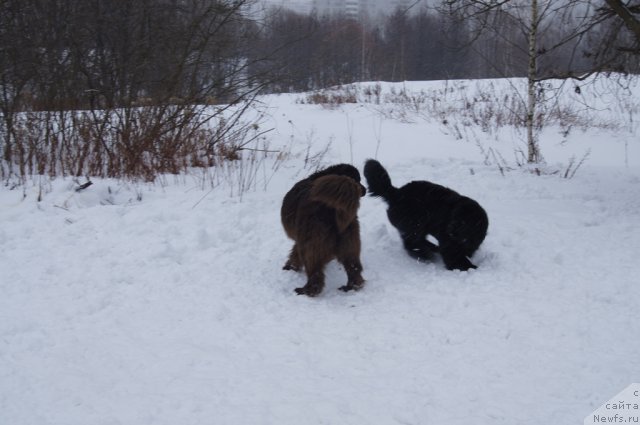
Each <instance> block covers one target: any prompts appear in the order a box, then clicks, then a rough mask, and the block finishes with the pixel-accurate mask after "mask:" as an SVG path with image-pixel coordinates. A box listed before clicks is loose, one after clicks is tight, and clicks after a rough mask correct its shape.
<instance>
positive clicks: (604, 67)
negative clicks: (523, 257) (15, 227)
mask: <svg viewBox="0 0 640 425" xmlns="http://www.w3.org/2000/svg"><path fill="white" fill-rule="evenodd" d="M250 6H251V1H250V0H83V1H80V0H1V1H0V157H1V161H0V177H2V178H3V179H4V178H7V177H10V176H16V175H17V176H21V177H22V176H25V175H29V174H47V173H48V174H50V175H60V174H62V175H100V176H114V177H115V176H143V177H144V178H148V179H153V178H154V176H155V175H156V173H159V172H178V171H179V170H182V169H185V168H188V167H191V166H210V165H212V164H214V163H215V162H216V161H218V160H219V156H221V155H222V156H223V157H224V156H226V157H230V158H233V157H236V156H237V155H236V154H235V152H237V151H238V149H241V146H242V145H243V143H244V142H243V140H241V139H242V138H244V137H248V136H247V135H248V134H249V133H250V131H249V130H247V129H248V128H251V126H250V124H247V123H244V122H243V120H242V119H241V118H242V114H243V112H244V111H245V110H246V106H247V105H248V104H250V102H251V101H252V100H253V99H254V97H255V96H256V95H257V94H259V93H265V92H288V91H303V90H311V89H319V88H323V87H328V86H334V85H338V84H345V83H351V82H355V81H377V80H383V81H403V80H432V79H457V78H487V77H516V76H517V77H520V76H522V77H527V78H528V79H529V91H530V98H531V101H530V104H529V109H528V111H529V112H528V115H529V116H530V117H532V116H533V115H534V111H535V104H534V103H533V101H535V90H534V88H535V84H536V82H538V81H540V80H543V79H545V78H584V76H585V75H588V74H589V73H593V72H602V71H607V72H611V71H615V72H638V70H639V69H640V66H639V64H638V58H639V57H640V55H638V53H639V52H640V47H639V43H638V41H639V40H640V21H639V20H638V16H640V1H638V0H633V1H622V0H566V1H562V2H560V1H555V0H553V1H550V0H537V1H533V2H532V1H526V2H525V1H520V0H501V1H495V2H493V1H492V2H487V1H480V0H443V1H441V2H440V3H439V7H438V8H437V9H421V10H402V9H398V10H396V11H395V12H394V13H392V14H390V15H389V16H386V17H384V18H382V19H376V20H372V19H367V18H366V17H363V18H362V19H346V18H344V17H339V16H318V15H314V14H312V15H300V14H296V13H294V12H291V11H286V10H279V11H277V12H276V11H272V12H270V13H267V14H266V15H265V16H259V17H258V16H253V15H252V12H251V10H252V9H251V7H250ZM231 111H233V112H231ZM531 158H532V161H533V162H535V160H536V159H535V155H533V156H532V157H531Z"/></svg>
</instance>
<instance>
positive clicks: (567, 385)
mask: <svg viewBox="0 0 640 425" xmlns="http://www.w3.org/2000/svg"><path fill="white" fill-rule="evenodd" d="M295 99H297V97H296V96H274V97H268V98H265V106H268V107H269V111H270V116H271V118H270V119H269V121H268V122H266V123H265V124H264V125H269V126H273V127H274V128H275V130H274V132H272V133H271V135H270V137H271V138H272V140H271V143H272V144H273V145H275V146H282V145H286V146H288V147H289V148H290V149H291V155H290V156H289V158H288V159H286V160H285V161H284V162H282V163H280V164H279V165H280V169H279V170H277V172H274V171H272V168H271V166H272V165H273V164H272V162H270V160H267V161H265V162H263V163H261V164H260V165H259V170H258V171H259V172H258V173H257V176H256V179H255V185H254V187H253V188H252V190H250V191H248V192H246V193H244V194H243V195H242V197H240V196H238V193H237V190H235V189H234V185H233V184H232V183H229V182H227V183H222V184H221V185H220V186H219V187H217V188H216V189H214V190H210V189H209V188H208V187H207V185H206V184H204V185H203V182H202V179H201V178H200V177H198V176H197V175H194V176H186V177H184V176H183V177H179V178H175V179H174V178H172V177H169V178H167V179H166V180H165V181H164V182H162V184H161V183H157V184H154V185H145V184H131V183H130V184H125V183H122V182H115V181H107V180H104V181H94V185H93V186H91V187H89V188H88V189H86V190H85V191H82V192H79V193H76V192H74V191H73V188H74V187H75V186H77V185H76V184H74V183H73V182H72V181H71V180H56V181H53V182H48V181H47V182H44V183H42V182H40V183H42V185H40V184H38V180H37V179H36V180H34V182H32V183H30V184H29V186H28V187H27V188H26V191H25V192H23V190H22V189H15V190H8V189H7V188H3V189H0V265H1V267H2V273H1V277H0V423H1V424H12V425H31V424H33V425H46V424H64V425H73V424H78V425H86V424H92V425H102V424H104V425H115V424H163V425H164V424H166V425H175V424H273V425H289V424H291V425H294V424H295V425H298V424H309V425H314V424H354V425H356V424H357V425H361V424H376V425H377V424H380V425H385V424H447V425H455V424H465V425H467V424H509V425H511V424H576V423H582V420H583V418H584V417H585V416H587V415H588V414H589V413H590V412H591V411H593V410H594V409H595V408H597V407H598V406H599V405H600V404H601V403H602V402H604V401H605V400H608V399H609V398H610V397H611V396H613V395H614V394H616V393H617V392H619V391H621V390H622V389H623V388H625V387H627V386H628V385H629V384H630V383H632V382H639V381H640V356H638V353H639V352H640V340H639V339H638V335H640V321H639V320H638V305H639V301H640V285H639V284H638V276H639V275H640V263H639V262H638V259H637V256H638V253H640V226H639V224H640V146H639V145H640V143H638V140H637V134H636V135H633V134H626V133H624V131H620V130H619V131H617V132H606V131H601V130H598V131H595V130H594V131H587V132H586V133H581V132H574V134H573V135H572V136H571V137H570V138H569V140H568V142H564V143H560V139H562V137H560V136H559V135H558V131H555V130H553V129H550V130H548V131H545V132H544V133H543V136H542V139H541V143H542V149H543V153H545V155H546V158H547V161H548V162H549V163H550V164H551V163H564V162H566V161H567V159H568V158H569V157H570V156H572V155H576V156H580V155H582V153H583V152H584V151H585V150H586V149H591V156H590V158H589V159H588V160H587V162H586V163H585V164H584V165H583V166H582V167H581V168H580V169H579V170H578V172H577V174H576V176H575V177H574V178H573V179H562V178H561V177H559V176H558V175H543V176H535V175H533V174H530V173H527V172H523V171H521V170H516V171H511V172H507V173H506V174H505V175H504V176H503V175H502V174H501V173H500V172H499V170H498V168H497V167H496V166H495V164H490V165H486V164H485V163H484V158H483V157H482V155H481V154H480V153H479V149H478V146H476V145H475V144H474V143H471V142H469V141H464V140H455V138H454V137H453V136H452V135H451V134H449V133H448V132H447V130H446V129H444V128H443V127H442V125H440V124H439V123H434V122H427V121H415V120H414V121H413V122H404V123H403V122H399V121H397V120H393V119H389V118H381V115H380V114H379V113H377V112H376V111H375V110H374V109H375V108H372V107H368V106H363V105H344V106H342V107H339V108H336V109H327V108H322V107H320V106H317V105H303V104H299V103H295ZM502 140H503V143H504V135H503V136H502ZM483 143H486V144H487V145H489V144H490V143H492V141H491V140H490V137H489V136H486V137H485V139H483ZM495 143H499V142H495ZM329 144H330V145H329ZM327 145H329V149H328V150H327V153H326V154H325V155H324V156H323V157H322V160H323V163H324V164H329V163H334V162H353V163H354V164H355V165H356V166H358V167H359V168H361V167H362V163H363V161H364V159H366V158H369V157H374V156H376V152H377V158H378V159H379V160H380V161H381V162H382V163H383V164H384V165H385V166H386V167H387V168H388V170H389V172H390V174H391V176H392V179H393V181H394V183H396V184H397V185H401V184H404V183H406V182H408V181H410V180H412V179H430V180H432V181H435V182H438V183H441V184H444V185H447V186H449V187H452V188H454V189H456V190H458V191H459V192H461V193H463V194H466V195H468V196H471V197H473V198H475V199H477V200H478V201H479V202H480V204H481V205H483V206H484V207H485V209H486V210H487V212H488V214H489V217H490V228H489V235H488V237H487V239H486V241H485V243H484V244H483V246H482V247H481V249H480V251H479V252H478V253H477V254H476V256H475V258H474V262H475V263H476V264H477V265H478V266H479V268H478V269H477V270H473V271H470V272H451V271H447V270H445V268H444V267H443V265H442V264H441V263H439V262H436V263H434V264H420V263H416V262H415V261H414V260H412V259H411V258H409V257H408V256H407V255H406V254H405V253H404V252H403V250H402V248H401V244H400V239H399V237H398V235H397V234H396V231H395V230H394V229H393V228H392V227H391V226H390V225H389V224H388V222H387V220H386V216H385V211H384V205H383V203H382V202H381V201H379V200H376V199H373V198H365V199H364V200H363V202H362V205H361V210H360V220H361V224H362V226H361V227H362V232H361V236H362V244H363V252H362V262H363V264H364V268H365V270H364V273H363V275H364V277H365V279H367V284H366V286H365V288H364V289H363V290H362V291H360V292H357V293H348V294H345V293H342V292H340V291H337V287H338V286H340V285H342V284H344V283H345V275H344V272H343V271H342V270H341V269H340V268H339V266H338V265H337V264H331V265H330V266H329V267H328V270H327V286H326V289H325V292H324V293H323V294H322V296H321V297H319V298H317V299H309V298H306V297H300V296H296V295H295V294H294V292H293V289H294V288H295V287H297V286H300V285H302V284H303V283H304V276H303V275H297V274H295V273H293V272H286V271H282V270H281V266H282V265H283V263H284V261H285V259H286V256H287V253H288V250H289V248H290V245H291V242H290V241H289V240H287V238H286V237H285V235H284V232H283V231H282V228H281V225H280V220H279V208H280V202H281V199H282V196H283V195H284V193H285V192H286V191H287V190H288V189H289V188H290V186H291V185H292V184H293V183H294V182H295V181H296V180H297V179H300V178H302V177H303V176H304V175H306V174H308V173H310V172H311V171H312V170H311V169H309V168H310V167H311V165H308V166H307V169H305V168H304V157H305V152H306V149H307V147H309V149H310V150H311V151H312V153H313V152H316V153H317V152H319V151H321V150H322V149H324V147H326V146H327ZM267 180H268V182H267ZM40 186H42V187H43V188H44V192H43V193H44V196H43V199H42V201H41V202H37V201H36V199H37V196H38V192H39V191H40ZM265 187H266V189H265ZM24 194H26V197H25V198H24V199H23V195H24Z"/></svg>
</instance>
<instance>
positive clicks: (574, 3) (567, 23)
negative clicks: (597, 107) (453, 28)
mask: <svg viewBox="0 0 640 425" xmlns="http://www.w3.org/2000/svg"><path fill="white" fill-rule="evenodd" d="M440 10H441V11H442V12H444V13H446V14H447V15H448V16H452V17H454V19H457V20H460V21H465V22H468V23H469V22H470V23H471V28H472V31H474V32H475V36H474V38H473V40H474V41H475V42H477V41H482V40H484V39H486V38H487V37H488V38H495V39H499V40H502V41H503V42H504V44H505V45H506V46H508V48H509V49H510V52H511V53H512V54H510V55H509V56H510V58H511V60H512V61H513V63H512V64H511V66H512V67H514V68H519V67H522V65H523V64H525V63H526V67H525V69H526V71H525V73H524V75H525V76H526V84H527V89H526V92H527V96H526V99H524V100H523V103H524V104H525V111H526V112H525V116H524V119H523V121H524V126H525V128H526V143H527V155H526V157H527V162H529V163H532V164H535V163H538V162H540V161H541V160H542V156H541V153H540V149H539V146H538V141H537V132H536V125H539V124H537V122H538V121H539V120H538V119H537V118H536V116H537V111H538V107H539V102H540V101H541V100H542V99H541V96H540V94H541V91H542V88H541V86H540V85H539V83H540V82H541V81H543V80H546V79H550V78H560V79H566V78H575V79H583V78H586V74H587V73H589V72H592V71H593V70H594V67H593V66H592V64H586V63H585V61H584V60H583V58H584V55H583V54H582V50H583V49H584V47H585V46H584V43H582V40H583V38H584V37H585V36H586V34H587V33H588V31H589V29H590V28H591V27H592V26H593V10H594V8H593V6H592V5H591V4H590V2H589V1H584V0H567V1H562V2H559V1H553V0H529V1H521V0H500V1H498V0H496V1H484V0H444V1H443V2H442V4H441V6H440ZM514 30H515V31H514ZM496 54H497V55H499V53H498V52H495V50H494V51H492V52H491V53H490V54H485V55H484V56H485V58H486V59H487V60H488V61H493V62H494V63H495V57H494V55H496Z"/></svg>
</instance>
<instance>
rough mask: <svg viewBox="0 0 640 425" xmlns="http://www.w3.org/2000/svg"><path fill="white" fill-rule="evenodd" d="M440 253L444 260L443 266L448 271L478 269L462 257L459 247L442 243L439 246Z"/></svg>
mask: <svg viewBox="0 0 640 425" xmlns="http://www.w3.org/2000/svg"><path fill="white" fill-rule="evenodd" d="M440 252H441V254H442V259H443V260H444V265H445V266H446V267H447V269H449V270H462V271H466V270H469V269H477V268H478V267H477V266H476V265H474V264H473V263H472V262H471V261H469V259H468V258H467V256H466V255H464V253H463V249H462V247H461V246H458V245H456V244H453V243H443V244H441V245H440Z"/></svg>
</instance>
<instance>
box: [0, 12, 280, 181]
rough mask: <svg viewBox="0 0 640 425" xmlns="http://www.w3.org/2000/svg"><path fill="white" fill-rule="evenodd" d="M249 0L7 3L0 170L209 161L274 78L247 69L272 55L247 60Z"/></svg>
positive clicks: (144, 171)
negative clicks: (254, 100)
mask: <svg viewBox="0 0 640 425" xmlns="http://www.w3.org/2000/svg"><path fill="white" fill-rule="evenodd" d="M248 4H249V0H87V1H79V0H3V1H2V2H1V3H0V114H1V115H2V116H1V118H2V120H1V121H0V150H1V152H2V164H1V165H0V167H1V171H2V177H7V176H10V175H19V176H24V175H26V174H29V173H40V174H42V173H45V172H47V173H49V174H52V175H57V174H63V175H67V174H73V175H82V174H92V175H107V176H115V177H119V176H128V177H136V178H137V177H143V178H146V179H153V178H155V175H156V174H157V173H163V172H171V173H174V172H177V171H179V170H181V169H184V168H185V167H189V166H194V165H211V164H212V162H213V161H214V160H213V156H214V155H215V154H216V152H218V151H219V150H220V149H219V148H218V145H220V144H221V143H222V142H223V141H225V140H229V139H230V138H232V137H233V135H240V134H245V133H246V132H243V131H244V130H243V128H247V127H249V128H250V125H249V124H248V123H243V120H242V116H243V113H244V111H246V110H247V107H248V105H249V104H250V103H251V101H252V100H253V99H254V97H255V96H256V94H257V93H258V92H259V91H260V90H261V88H262V87H263V86H264V84H265V81H267V80H268V71H269V69H268V68H267V69H264V70H263V71H262V72H261V73H250V72H249V68H250V66H251V65H252V61H253V62H260V61H264V60H265V59H266V58H265V56H264V55H250V53H251V48H252V47H253V45H252V43H253V40H255V39H256V37H257V34H256V33H257V26H256V25H255V23H253V22H252V21H251V19H250V18H249V17H248V16H247V6H248ZM243 126H244V127H243ZM236 145H237V143H236ZM236 148H238V147H237V146H236V147H235V148H233V149H236ZM224 150H225V151H226V152H225V155H230V156H233V155H232V154H230V153H229V152H228V150H229V148H228V147H227V148H225V149H224ZM16 165H17V166H18V169H17V170H15V169H14V167H15V166H16Z"/></svg>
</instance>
